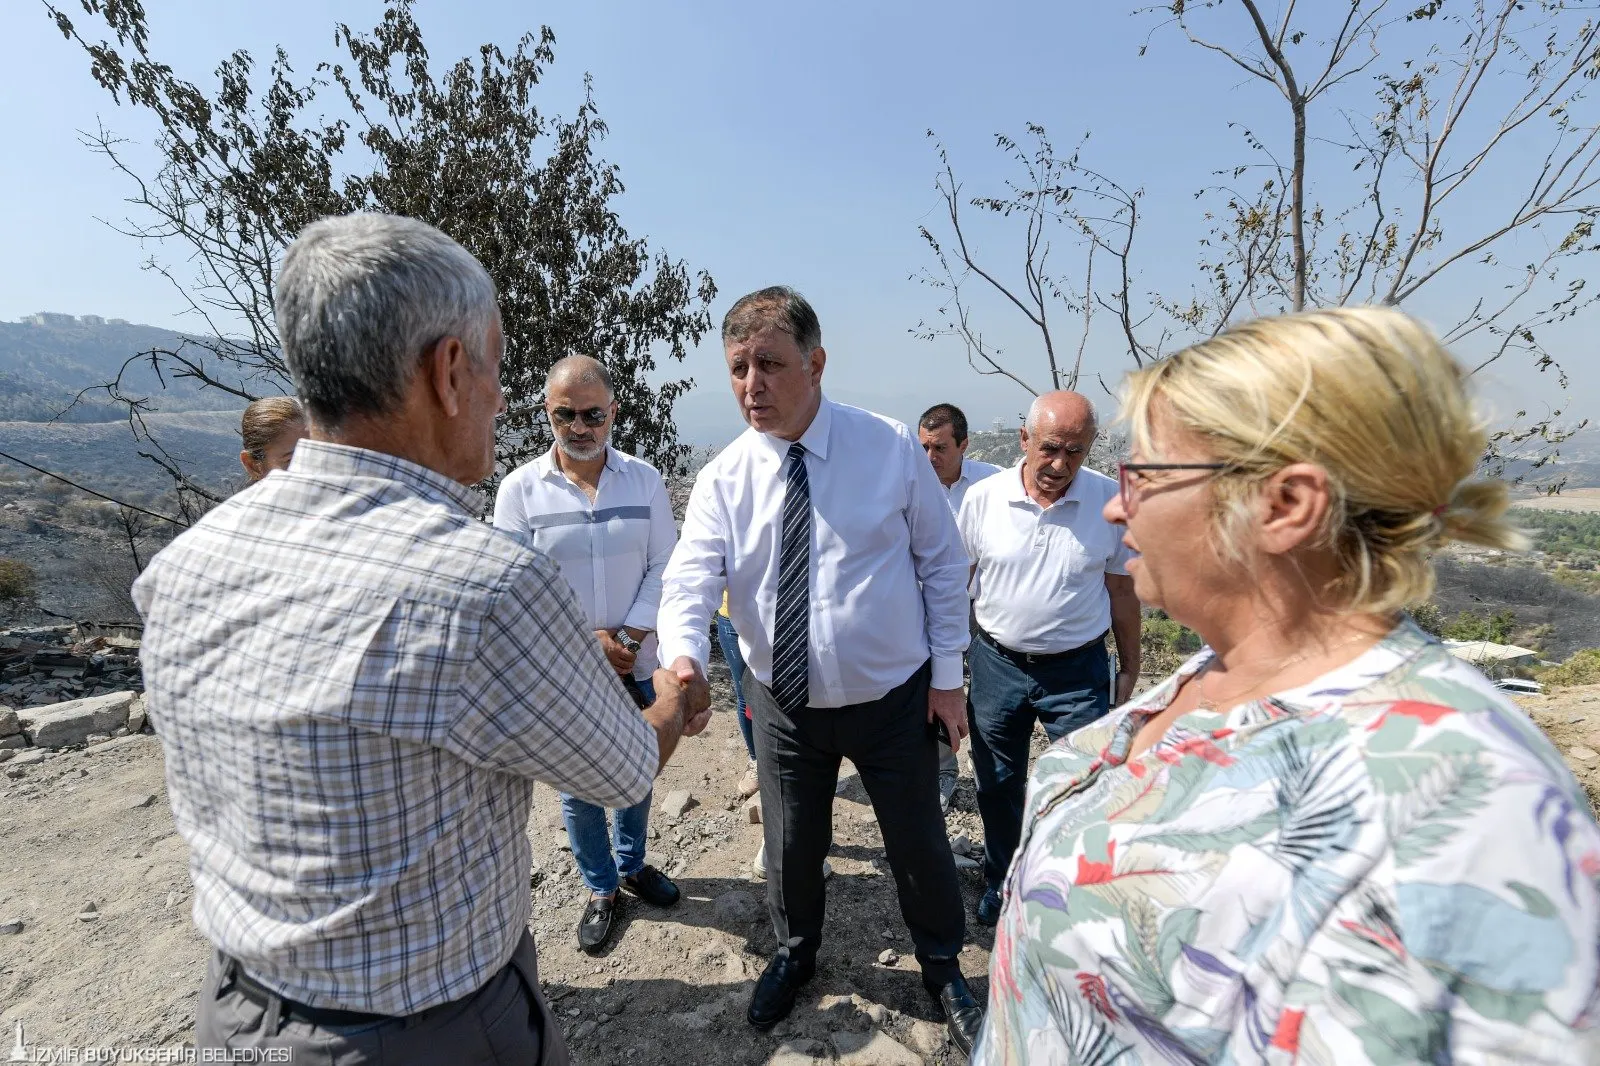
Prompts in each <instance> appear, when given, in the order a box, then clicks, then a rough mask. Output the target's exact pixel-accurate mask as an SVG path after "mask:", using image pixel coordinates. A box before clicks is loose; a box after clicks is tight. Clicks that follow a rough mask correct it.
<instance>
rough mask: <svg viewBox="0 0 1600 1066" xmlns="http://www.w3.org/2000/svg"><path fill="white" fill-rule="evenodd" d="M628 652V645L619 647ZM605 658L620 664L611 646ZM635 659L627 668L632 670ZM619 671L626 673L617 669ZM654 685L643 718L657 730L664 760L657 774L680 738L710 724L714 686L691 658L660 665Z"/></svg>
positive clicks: (693, 733) (690, 735)
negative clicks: (613, 655)
mask: <svg viewBox="0 0 1600 1066" xmlns="http://www.w3.org/2000/svg"><path fill="white" fill-rule="evenodd" d="M601 643H602V647H605V642H604V641H602V642H601ZM620 650H622V651H623V652H624V653H627V649H626V648H622V649H620ZM606 658H607V659H608V660H611V665H612V666H613V667H616V666H617V663H616V661H615V660H614V659H613V658H612V655H611V649H610V648H609V647H607V648H606ZM632 666H633V664H632V662H631V661H630V662H629V663H628V666H627V669H628V670H630V671H631V670H632ZM618 673H619V674H620V675H622V676H627V675H626V674H623V673H622V670H621V669H618ZM652 681H653V682H654V684H655V696H656V698H655V702H654V703H652V704H650V706H648V707H646V708H645V709H644V720H645V721H646V722H648V723H649V724H650V728H652V729H654V730H655V731H656V743H657V744H658V745H659V746H660V751H661V761H660V762H659V763H658V764H657V770H656V772H657V773H660V772H661V769H660V768H661V767H665V766H666V765H667V760H668V759H670V758H672V752H673V749H675V748H676V747H677V746H678V738H679V737H692V736H696V735H698V734H700V733H702V732H704V731H705V728H706V726H707V725H709V724H711V686H710V684H709V683H708V682H707V681H706V678H705V675H704V674H703V673H701V671H700V669H699V667H698V665H696V664H695V663H694V662H693V661H692V660H688V659H679V660H678V661H677V662H676V663H674V664H673V666H672V667H671V668H667V667H660V668H658V669H657V670H656V672H655V674H654V675H653V676H652Z"/></svg>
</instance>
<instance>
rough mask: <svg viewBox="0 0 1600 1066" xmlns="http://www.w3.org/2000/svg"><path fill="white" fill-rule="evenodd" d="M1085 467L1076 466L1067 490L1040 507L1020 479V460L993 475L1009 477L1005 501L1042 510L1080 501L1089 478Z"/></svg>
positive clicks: (1082, 498)
mask: <svg viewBox="0 0 1600 1066" xmlns="http://www.w3.org/2000/svg"><path fill="white" fill-rule="evenodd" d="M1087 469H1088V467H1084V466H1080V467H1078V472H1077V473H1076V474H1074V475H1072V483H1071V484H1070V485H1068V486H1067V491H1066V492H1063V493H1062V494H1061V497H1060V498H1059V499H1058V500H1056V502H1055V503H1052V504H1051V505H1050V507H1040V506H1039V501H1038V500H1035V499H1034V498H1033V497H1032V496H1029V495H1028V489H1027V486H1025V485H1024V484H1023V481H1022V464H1021V463H1020V462H1019V463H1017V465H1016V466H1013V467H1009V468H1007V469H1005V470H1002V471H1000V473H998V474H996V475H994V476H995V477H1003V478H1007V479H1009V480H1008V482H1007V483H1008V484H1009V485H1010V486H1011V487H1010V490H1009V491H1008V493H1007V495H1006V500H1007V502H1009V503H1012V504H1025V505H1027V506H1029V507H1032V508H1033V509H1034V510H1036V511H1041V512H1042V511H1047V510H1050V508H1052V507H1064V506H1066V505H1067V504H1069V503H1082V502H1083V500H1084V493H1085V492H1086V491H1087V489H1086V488H1085V482H1087V481H1088V480H1089V479H1088V478H1086V477H1084V476H1083V474H1084V471H1085V470H1087Z"/></svg>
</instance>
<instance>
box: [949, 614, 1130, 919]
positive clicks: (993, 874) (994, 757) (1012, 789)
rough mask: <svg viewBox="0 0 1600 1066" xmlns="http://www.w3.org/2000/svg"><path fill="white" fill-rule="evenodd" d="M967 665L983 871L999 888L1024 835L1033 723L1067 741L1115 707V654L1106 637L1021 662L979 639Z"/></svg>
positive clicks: (971, 651) (974, 641) (969, 719)
mask: <svg viewBox="0 0 1600 1066" xmlns="http://www.w3.org/2000/svg"><path fill="white" fill-rule="evenodd" d="M967 667H968V669H969V670H971V671H972V684H971V687H970V688H969V689H968V691H967V722H968V724H969V726H970V727H971V730H972V735H971V736H970V737H969V738H968V739H969V740H970V741H971V743H972V776H973V777H974V778H976V779H977V782H978V814H979V816H980V817H982V819H983V847H984V856H985V858H984V864H983V873H984V877H985V878H986V879H987V880H988V882H989V886H990V887H991V888H999V887H1000V885H1001V884H1003V883H1004V882H1005V878H1006V869H1007V868H1008V867H1009V866H1010V865H1011V856H1012V854H1013V853H1014V852H1015V851H1016V850H1017V841H1018V839H1019V838H1020V837H1021V836H1022V805H1023V801H1024V799H1025V798H1026V793H1027V789H1028V744H1029V742H1030V741H1032V739H1033V723H1034V722H1035V721H1038V723H1039V724H1040V725H1042V726H1044V731H1045V734H1046V735H1047V736H1048V737H1049V738H1050V739H1051V740H1060V739H1061V738H1062V737H1064V736H1066V735H1067V734H1068V733H1070V732H1072V731H1073V730H1074V729H1079V728H1081V727H1083V726H1086V725H1088V724H1089V723H1090V722H1092V721H1094V720H1095V719H1096V718H1100V717H1102V716H1103V715H1105V713H1106V712H1107V711H1109V710H1111V659H1110V656H1108V655H1107V654H1106V648H1105V642H1104V641H1095V642H1093V643H1091V644H1087V645H1085V646H1084V647H1082V648H1080V649H1078V650H1077V651H1076V652H1074V653H1072V654H1069V655H1064V656H1062V657H1061V658H1059V659H1049V660H1046V661H1044V662H1033V663H1026V662H1019V661H1017V660H1016V659H1015V658H1012V657H1010V656H1008V655H1007V654H1006V653H1005V652H1002V651H999V650H997V649H996V648H995V647H994V645H992V644H990V643H989V641H988V640H987V639H986V638H984V637H980V636H974V637H973V640H972V647H971V648H970V649H968V651H967Z"/></svg>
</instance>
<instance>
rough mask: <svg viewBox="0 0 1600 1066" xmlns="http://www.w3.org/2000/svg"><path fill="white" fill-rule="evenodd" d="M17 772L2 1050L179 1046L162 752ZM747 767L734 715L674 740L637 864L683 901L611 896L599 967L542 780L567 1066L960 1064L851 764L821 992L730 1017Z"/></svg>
mask: <svg viewBox="0 0 1600 1066" xmlns="http://www.w3.org/2000/svg"><path fill="white" fill-rule="evenodd" d="M713 682H714V688H715V689H716V694H717V698H718V701H719V706H720V707H728V706H730V705H731V702H732V700H731V691H730V689H729V686H728V684H727V674H726V671H725V670H720V664H718V673H717V675H716V676H714V677H713ZM31 758H33V759H38V760H39V761H30V762H28V763H27V764H25V765H17V764H16V761H13V762H11V763H6V764H4V765H0V1052H3V1051H4V1050H5V1047H6V1046H9V1045H10V1044H11V1043H12V1042H13V1040H14V1039H15V1037H14V1031H15V1028H16V1025H17V1023H19V1022H20V1023H22V1025H23V1026H24V1028H25V1033H26V1039H27V1041H28V1043H29V1044H31V1045H50V1046H59V1045H76V1046H80V1047H82V1046H95V1047H105V1046H122V1047H165V1046H172V1045H177V1044H181V1043H183V1042H184V1041H185V1040H187V1039H189V1038H190V1036H191V1034H192V1024H193V1017H194V1010H195V999H196V996H197V994H198V991H199V987H200V980H201V977H202V973H203V970H204V966H205V957H206V947H205V945H204V943H203V942H202V941H201V940H200V938H199V936H198V935H197V934H196V933H195V931H194V927H193V924H192V923H191V921H190V916H189V909H190V904H191V894H190V886H189V879H188V875H187V872H186V869H185V862H186V858H187V849H186V848H185V846H184V844H183V842H182V840H181V839H180V838H179V837H178V836H177V835H176V833H175V832H174V831H173V827H172V819H171V816H170V813H169V811H168V808H167V803H166V789H165V785H164V781H163V778H162V758H161V744H160V742H159V740H157V739H156V738H155V737H153V736H149V735H133V736H127V737H123V738H120V739H117V740H112V741H110V742H108V743H100V744H94V745H91V746H89V747H88V748H86V749H83V750H79V751H68V752H63V753H59V754H51V755H47V754H46V753H44V752H42V751H41V752H38V753H35V754H34V755H33V756H31ZM963 761H964V760H963ZM744 768H745V752H744V746H743V743H742V741H741V740H740V739H739V735H738V728H737V723H736V722H735V721H734V719H733V716H732V714H718V715H717V716H715V718H714V719H713V722H712V725H711V727H710V728H709V729H708V730H707V731H706V733H705V734H704V735H703V736H701V737H698V738H694V739H691V740H688V741H685V742H684V743H683V745H682V746H681V747H680V749H679V751H678V753H677V755H676V757H675V758H674V759H673V761H672V763H671V764H670V765H669V766H668V768H667V770H666V772H665V773H664V774H663V775H662V779H661V780H660V782H658V786H657V789H656V793H655V811H654V814H653V816H652V841H651V849H650V855H649V860H650V861H651V862H652V863H654V864H655V865H657V866H659V867H661V868H662V869H664V870H666V871H668V872H669V873H670V874H671V875H672V876H673V877H674V878H675V879H676V880H677V882H678V885H679V886H680V888H681V889H682V890H683V900H682V901H681V902H680V904H679V905H678V906H677V907H675V908H673V909H671V910H658V909H656V908H653V907H649V906H647V905H645V904H642V903H639V902H638V901H636V900H630V901H627V902H626V903H625V904H624V906H623V908H622V912H621V916H620V927H619V931H618V934H617V935H616V936H615V937H614V939H613V942H612V944H611V946H610V949H609V950H608V951H606V953H605V954H603V955H602V956H600V957H598V958H591V957H589V956H587V955H584V954H582V953H580V952H579V951H578V950H577V949H576V946H575V930H576V927H577V922H578V917H579V914H580V913H581V911H582V907H583V900H584V898H585V895H586V892H585V890H584V888H583V886H582V883H581V882H580V880H579V879H578V876H577V872H576V870H575V868H574V867H573V864H572V856H571V853H570V851H568V850H567V847H566V833H565V831H564V830H563V828H562V824H561V818H560V809H559V806H558V805H557V801H556V796H555V794H554V793H553V792H551V791H550V790H549V789H546V788H544V787H542V786H541V787H540V789H539V791H538V794H537V796H536V799H535V801H534V810H533V817H532V818H531V820H530V823H529V836H530V837H531V839H532V841H533V851H534V856H535V870H534V875H533V897H534V922H533V930H534V934H535V937H536V938H537V940H538V944H539V957H540V969H541V976H542V977H543V979H544V983H545V988H546V991H547V993H548V995H549V996H550V998H551V1000H552V1001H554V1004H555V1007H556V1010H557V1011H558V1012H559V1013H560V1015H561V1017H562V1021H563V1027H564V1030H565V1032H566V1033H567V1034H568V1041H569V1044H570V1045H571V1048H572V1051H573V1057H574V1061H575V1062H577V1063H580V1064H584V1066H588V1064H597V1066H598V1064H608V1063H615V1064H637V1066H647V1064H652V1066H653V1064H656V1063H683V1064H698V1063H707V1064H710V1063H716V1064H719V1066H720V1064H725V1063H752V1064H755V1063H769V1062H772V1063H784V1064H789V1066H797V1064H803V1063H812V1062H846V1063H886V1064H897V1063H907V1064H915V1063H954V1062H957V1061H958V1057H957V1055H956V1053H955V1052H954V1049H953V1048H952V1047H951V1046H950V1045H949V1044H948V1043H947V1042H946V1040H945V1037H944V1027H943V1025H942V1023H940V1022H937V1021H935V1019H934V1013H933V1010H932V1009H931V1005H930V1004H929V1003H928V1001H927V999H926V997H925V996H924V994H923V992H922V987H921V979H920V976H919V974H918V973H917V967H916V962H915V960H914V959H913V958H911V957H910V955H911V945H910V942H909V937H908V935H907V933H906V930H905V925H904V923H903V922H902V921H901V918H900V913H899V907H898V904H897V902H896V897H895V891H894V883H893V879H892V877H890V876H889V875H888V868H887V865H886V864H885V862H884V860H883V848H882V839H881V837H880V836H879V834H878V830H877V825H876V822H875V820H874V818H873V814H872V808H871V806H870V805H869V804H868V802H867V798H866V795H865V792H864V791H863V789H862V788H861V784H860V781H859V779H857V778H856V777H855V776H854V775H853V772H852V771H851V770H850V768H849V766H848V764H847V765H846V768H845V771H844V776H843V779H842V782H841V787H840V794H839V799H838V801H837V803H836V804H835V808H834V848H833V852H832V855H831V857H830V861H831V863H832V865H833V867H834V870H835V875H834V877H833V878H832V880H831V881H830V882H829V888H828V903H829V917H828V926H827V932H826V938H827V939H826V943H825V945H824V947H823V950H822V955H821V957H820V959H819V968H818V973H817V977H816V979H815V980H814V981H813V982H812V983H811V984H810V985H809V986H807V988H806V991H805V994H804V996H803V997H802V1000H801V1003H800V1005H799V1006H798V1007H797V1008H796V1010H795V1012H794V1014H793V1015H792V1016H791V1018H790V1020H789V1021H788V1022H786V1023H785V1024H783V1025H782V1026H780V1027H779V1028H778V1029H777V1030H776V1031H775V1032H773V1033H770V1034H761V1033H757V1032H755V1031H754V1030H752V1029H750V1027H749V1026H748V1025H746V1024H745V1022H744V1009H745V1005H746V1003H747V1002H748V999H749V994H750V989H751V988H752V986H753V983H754V979H755V978H756V977H757V976H758V975H759V974H760V972H761V969H762V967H763V966H764V964H765V960H766V958H767V956H768V955H769V954H770V953H771V952H772V951H773V949H774V947H775V943H774V940H773V936H772V927H771V924H770V922H769V921H768V920H767V912H766V905H765V898H766V897H765V885H764V883H763V882H758V881H753V880H752V879H751V872H750V861H751V859H752V857H753V856H754V855H755V852H756V849H757V847H758V846H759V844H760V840H761V827H760V826H759V825H753V824H751V823H750V821H749V819H748V815H747V814H746V812H745V810H744V805H743V804H742V803H740V802H739V801H738V799H737V797H736V786H737V783H738V780H739V777H740V776H741V775H742V774H743V772H744ZM679 792H687V793H689V795H690V796H691V797H692V803H691V804H690V805H689V807H688V809H687V810H686V811H684V812H683V814H682V815H681V816H679V817H677V818H672V817H669V816H668V815H667V814H666V812H665V810H664V809H663V808H664V806H665V805H667V804H668V802H669V800H671V799H676V800H678V801H681V799H682V797H681V796H677V797H674V796H673V793H679ZM956 808H957V809H956V810H954V811H953V812H952V814H951V816H950V819H949V829H950V836H951V837H952V839H955V838H960V837H966V838H970V839H972V840H979V839H981V836H982V834H981V831H980V829H979V827H978V818H977V814H976V809H975V807H974V802H973V793H972V786H971V779H970V773H968V775H967V776H966V777H965V778H964V780H963V783H962V787H961V790H960V792H959V793H958V795H957V799H956ZM957 846H958V847H962V848H963V849H964V848H965V844H964V842H958V845H957ZM978 853H979V855H980V857H981V850H980V851H979V852H978ZM962 864H963V866H965V867H966V868H964V869H963V870H962V871H961V877H962V884H963V888H964V890H965V892H966V895H967V897H968V905H969V907H970V906H971V905H972V904H973V903H975V902H976V900H977V897H978V895H979V894H980V892H981V888H982V878H981V875H980V873H979V871H978V870H977V869H976V868H975V864H971V862H970V860H965V861H964V862H963V863H962ZM19 926H20V930H19ZM991 943H992V938H991V936H990V934H989V931H988V930H987V929H984V928H983V927H981V926H978V925H976V924H975V923H971V922H970V921H969V942H968V945H967V947H966V950H965V952H964V953H963V967H964V969H965V970H966V972H967V974H968V975H969V977H970V978H971V979H972V983H973V987H974V990H975V991H976V992H977V994H978V995H979V997H980V998H981V997H983V996H985V995H987V992H988V981H987V978H986V974H987V972H988V965H989V947H990V945H991ZM902 955H904V956H906V957H904V958H902V957H901V956H902Z"/></svg>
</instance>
